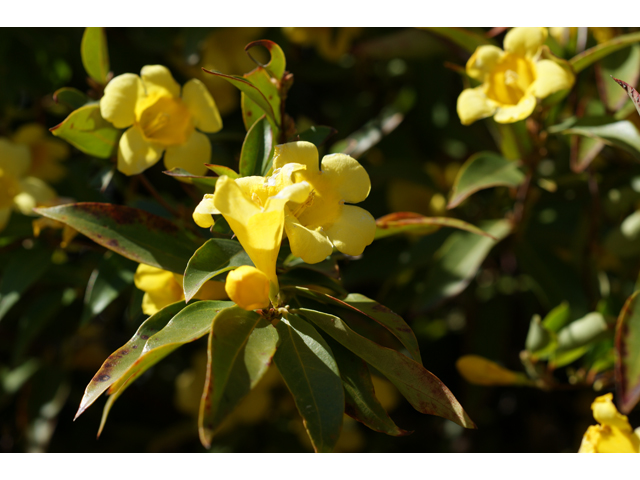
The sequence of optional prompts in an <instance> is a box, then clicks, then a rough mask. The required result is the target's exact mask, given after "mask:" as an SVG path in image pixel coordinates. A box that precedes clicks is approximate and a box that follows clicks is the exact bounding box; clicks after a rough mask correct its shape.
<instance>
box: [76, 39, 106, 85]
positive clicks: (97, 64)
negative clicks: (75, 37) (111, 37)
mask: <svg viewBox="0 0 640 480" xmlns="http://www.w3.org/2000/svg"><path fill="white" fill-rule="evenodd" d="M80 54H81V56H82V65H83V66H84V69H85V70H86V72H87V74H88V75H89V76H90V77H91V78H93V79H94V80H95V81H96V82H98V83H99V84H101V85H105V84H106V83H107V76H108V75H109V51H108V50H107V36H106V35H105V33H104V28H103V27H87V28H85V30H84V34H83V35H82V43H81V44H80Z"/></svg>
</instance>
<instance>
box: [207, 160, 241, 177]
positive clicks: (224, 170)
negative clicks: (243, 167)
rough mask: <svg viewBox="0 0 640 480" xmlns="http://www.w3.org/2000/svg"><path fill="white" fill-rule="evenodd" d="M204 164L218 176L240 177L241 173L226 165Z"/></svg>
mask: <svg viewBox="0 0 640 480" xmlns="http://www.w3.org/2000/svg"><path fill="white" fill-rule="evenodd" d="M204 165H205V167H207V168H208V169H209V170H211V171H212V172H213V173H215V174H216V175H218V176H222V175H226V176H227V177H229V178H234V179H235V178H240V175H238V173H237V172H236V171H235V170H234V169H232V168H229V167H225V166H224V165H212V164H210V163H205V164H204Z"/></svg>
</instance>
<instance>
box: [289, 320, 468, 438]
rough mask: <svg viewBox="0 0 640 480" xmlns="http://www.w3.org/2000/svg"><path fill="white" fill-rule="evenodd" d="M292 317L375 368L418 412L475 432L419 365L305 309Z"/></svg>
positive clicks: (435, 379) (441, 387) (453, 401)
mask: <svg viewBox="0 0 640 480" xmlns="http://www.w3.org/2000/svg"><path fill="white" fill-rule="evenodd" d="M296 313H298V314H299V315H300V316H302V317H303V318H306V319H308V320H311V321H312V322H313V323H315V324H316V325H317V326H319V327H320V328H321V329H322V330H324V331H325V332H327V333H328V334H329V335H331V336H332V337H333V338H334V339H335V340H337V341H338V342H340V343H341V344H342V345H343V346H345V347H346V348H348V349H349V350H351V351H352V352H353V353H355V354H356V355H357V356H359V357H360V358H362V359H363V360H364V361H365V362H367V363H368V364H370V365H372V366H373V367H375V368H377V369H378V370H379V371H380V373H382V374H383V375H384V376H385V377H387V378H388V379H389V381H390V382H391V383H393V384H394V385H395V386H396V387H397V388H398V390H400V393H402V395H404V397H405V398H406V399H407V400H408V401H409V403H410V404H411V405H412V406H413V408H415V409H416V410H418V411H419V412H421V413H426V414H429V415H437V416H439V417H443V418H446V419H448V420H451V421H452V422H455V423H457V424H458V425H461V426H463V427H465V428H476V425H475V424H474V423H473V421H472V420H471V418H469V416H468V415H467V413H466V412H465V411H464V409H463V408H462V405H460V403H459V402H458V400H456V398H455V397H454V396H453V394H452V393H451V391H450V390H449V389H448V388H447V386H446V385H445V384H444V383H442V382H441V381H440V379H438V377H436V376H435V375H434V374H433V373H431V372H430V371H428V370H427V369H425V368H424V367H423V366H422V365H420V364H419V363H417V362H414V361H413V360H411V359H410V358H409V357H406V356H404V355H402V354H401V353H398V352H396V351H395V350H391V349H390V348H385V347H382V346H380V345H378V344H376V343H374V342H372V341H371V340H367V339H366V338H364V337H362V336H360V335H358V334H357V333H356V332H354V331H353V330H351V329H350V328H349V327H348V326H347V324H346V323H344V322H343V321H342V319H340V318H339V317H336V316H333V315H329V314H326V313H322V312H316V311H313V310H307V309H305V308H301V309H299V310H298V311H297V312H296Z"/></svg>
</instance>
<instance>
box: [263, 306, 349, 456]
mask: <svg viewBox="0 0 640 480" xmlns="http://www.w3.org/2000/svg"><path fill="white" fill-rule="evenodd" d="M276 329H277V330H278V335H279V336H280V344H279V345H278V350H277V351H276V354H275V356H274V357H273V358H274V360H275V362H276V366H277V367H278V370H279V371H280V374H281V375H282V378H283V379H284V381H285V383H286V384H287V388H288V389H289V390H290V391H291V394H292V395H293V399H294V400H295V403H296V406H297V407H298V411H299V412H300V415H301V416H302V419H303V421H304V426H305V428H306V429H307V432H308V434H309V438H310V439H311V443H312V444H313V448H314V450H315V451H316V452H331V451H332V450H333V447H334V446H335V444H336V442H337V441H338V437H339V436H340V430H341V428H342V416H343V414H344V390H343V388H342V381H341V380H340V372H339V371H338V366H337V365H336V362H335V359H334V357H333V353H332V352H331V349H330V348H329V346H328V345H327V342H325V340H324V339H323V338H322V337H321V336H320V334H319V333H318V332H317V331H316V329H315V328H313V327H312V326H311V325H310V324H308V323H307V322H306V321H304V320H303V319H301V318H299V317H298V316H296V315H292V314H289V315H287V318H282V319H281V320H280V321H279V322H278V324H277V325H276Z"/></svg>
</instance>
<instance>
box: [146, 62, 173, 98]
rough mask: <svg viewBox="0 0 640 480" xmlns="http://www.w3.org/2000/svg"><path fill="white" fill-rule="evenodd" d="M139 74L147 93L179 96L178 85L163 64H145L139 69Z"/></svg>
mask: <svg viewBox="0 0 640 480" xmlns="http://www.w3.org/2000/svg"><path fill="white" fill-rule="evenodd" d="M140 76H141V77H142V83H143V84H144V88H145V90H146V92H147V95H159V96H169V97H174V98H176V97H179V96H180V85H179V84H178V82H176V81H175V80H174V79H173V76H172V75H171V72H170V71H169V69H168V68H167V67H165V66H164V65H145V66H144V67H142V70H140Z"/></svg>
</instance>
